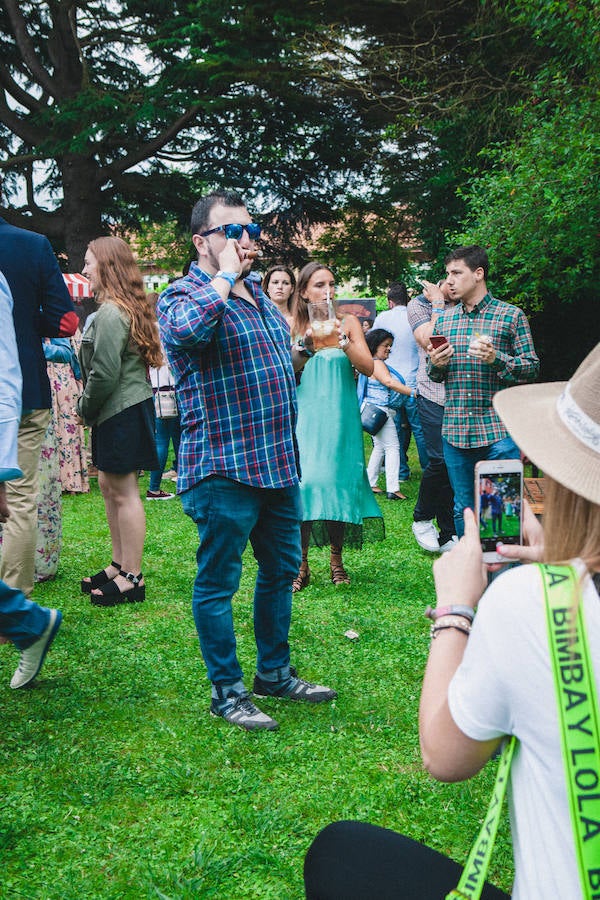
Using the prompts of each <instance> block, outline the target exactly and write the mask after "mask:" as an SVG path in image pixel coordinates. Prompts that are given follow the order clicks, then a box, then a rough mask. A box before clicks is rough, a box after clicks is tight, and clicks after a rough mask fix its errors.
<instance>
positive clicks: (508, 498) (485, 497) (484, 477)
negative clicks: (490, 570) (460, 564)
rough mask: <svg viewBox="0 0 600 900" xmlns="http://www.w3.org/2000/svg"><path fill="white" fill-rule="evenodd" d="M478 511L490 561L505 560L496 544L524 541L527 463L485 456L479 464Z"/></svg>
mask: <svg viewBox="0 0 600 900" xmlns="http://www.w3.org/2000/svg"><path fill="white" fill-rule="evenodd" d="M475 515H476V516H477V521H478V522H479V540H480V541H481V549H482V551H483V561H484V562H486V563H492V562H502V561H503V557H501V556H499V555H498V554H497V553H496V544H498V543H503V544H522V543H523V463H522V462H521V460H520V459H485V460H481V461H480V462H478V463H477V464H476V465H475Z"/></svg>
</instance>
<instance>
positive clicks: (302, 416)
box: [297, 347, 385, 547]
mask: <svg viewBox="0 0 600 900" xmlns="http://www.w3.org/2000/svg"><path fill="white" fill-rule="evenodd" d="M297 436H298V447H299V450H300V466H301V471H302V478H301V482H300V495H301V498H302V507H303V516H302V518H303V521H304V522H310V523H311V540H310V543H311V544H313V545H316V546H318V547H323V546H326V545H328V544H329V533H328V531H327V524H326V523H327V522H328V521H331V522H344V523H345V528H344V546H348V547H361V546H362V543H363V541H364V540H382V539H383V538H384V537H385V529H384V524H383V516H382V515H381V510H380V509H379V506H378V505H377V501H376V500H375V497H374V496H373V492H372V491H371V488H370V486H369V481H368V479H367V471H366V466H365V451H364V444H363V431H362V426H361V422H360V413H359V409H358V400H357V396H356V383H355V381H354V372H353V370H352V365H351V363H350V361H349V359H348V357H347V356H346V354H345V353H344V351H343V350H340V349H338V348H336V347H326V348H325V349H323V350H319V351H318V352H317V353H315V355H314V356H312V357H311V358H310V359H309V360H308V362H307V363H306V365H305V366H304V369H303V370H302V378H301V380H300V384H299V386H298V426H297Z"/></svg>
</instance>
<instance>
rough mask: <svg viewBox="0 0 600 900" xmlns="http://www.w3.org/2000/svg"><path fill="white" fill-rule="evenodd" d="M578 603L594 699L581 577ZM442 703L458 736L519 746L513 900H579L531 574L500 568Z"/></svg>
mask: <svg viewBox="0 0 600 900" xmlns="http://www.w3.org/2000/svg"><path fill="white" fill-rule="evenodd" d="M583 602H584V617H585V623H586V632H587V636H588V642H589V646H590V652H591V656H592V666H593V669H594V675H595V681H596V686H597V690H598V696H600V597H599V596H598V593H597V592H596V589H595V588H594V585H593V582H592V581H591V579H590V578H586V580H585V582H584V598H583ZM448 700H449V706H450V712H451V714H452V718H453V719H454V721H455V722H456V724H457V725H458V727H459V728H460V729H461V731H462V732H464V734H466V735H467V736H468V737H470V738H473V739H474V740H478V741H484V740H490V739H492V738H494V737H498V736H500V735H504V734H514V735H516V736H517V738H518V739H519V744H518V746H517V749H516V752H515V756H514V759H513V764H512V768H511V776H510V785H509V809H510V819H511V829H512V839H513V850H514V857H515V870H516V876H515V883H514V886H513V894H512V896H513V900H549V898H550V897H560V900H581V888H580V882H579V872H578V868H577V862H576V859H575V850H574V843H573V826H572V824H571V818H570V814H569V808H568V800H567V788H566V782H565V772H564V764H563V759H562V752H561V747H560V736H559V725H558V709H557V700H556V689H555V686H554V679H553V674H552V668H551V663H550V655H549V649H548V637H547V631H546V613H545V609H544V598H543V590H542V584H541V577H540V573H539V570H538V569H537V567H536V566H520V567H518V568H515V569H510V570H508V571H507V572H505V573H504V574H503V575H502V576H501V577H499V578H497V579H496V580H495V581H493V582H492V584H491V585H490V587H489V588H488V590H487V591H486V593H485V595H484V597H483V598H482V600H481V603H480V605H479V609H478V612H477V615H476V617H475V623H474V626H473V630H472V632H471V636H470V637H469V641H468V644H467V648H466V651H465V655H464V658H463V661H462V663H461V665H460V667H459V668H458V670H457V672H456V674H455V676H454V678H453V679H452V682H451V684H450V689H449V694H448ZM595 840H598V843H599V844H600V839H598V838H596V839H595ZM599 854H600V847H599ZM599 859H600V855H599Z"/></svg>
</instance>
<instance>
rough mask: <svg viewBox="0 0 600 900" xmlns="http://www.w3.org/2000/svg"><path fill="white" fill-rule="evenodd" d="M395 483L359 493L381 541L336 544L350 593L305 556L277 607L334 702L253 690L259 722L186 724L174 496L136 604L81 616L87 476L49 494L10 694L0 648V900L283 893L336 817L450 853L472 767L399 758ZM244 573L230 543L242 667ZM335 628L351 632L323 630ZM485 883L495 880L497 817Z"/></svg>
mask: <svg viewBox="0 0 600 900" xmlns="http://www.w3.org/2000/svg"><path fill="white" fill-rule="evenodd" d="M411 463H412V466H413V468H415V469H418V465H417V464H416V463H415V461H414V459H412V458H411ZM140 487H141V489H142V491H143V492H145V490H146V487H147V479H143V480H142V482H141V485H140ZM403 490H404V491H405V492H406V493H407V494H408V496H409V498H410V500H409V502H407V503H389V502H388V501H386V500H385V499H383V500H382V501H381V508H382V510H383V512H384V515H385V520H386V527H387V538H386V540H385V542H383V543H380V544H373V545H366V546H365V547H364V549H363V550H362V551H348V552H347V553H346V554H345V562H346V565H347V568H348V570H349V572H350V574H351V576H352V585H351V586H349V587H340V588H334V587H333V585H332V584H331V583H330V581H329V574H328V554H327V552H326V551H320V550H311V553H310V561H311V567H312V570H313V578H312V581H311V584H310V586H309V587H308V588H307V589H306V590H305V591H303V592H302V593H301V594H299V595H296V597H295V599H294V613H293V622H292V630H291V635H290V640H291V646H292V654H293V661H294V662H295V663H296V664H297V665H298V668H299V670H300V673H301V674H302V675H303V676H305V677H307V678H310V679H311V680H315V681H317V680H318V681H321V682H322V683H330V684H332V685H333V686H335V687H336V688H337V690H338V692H339V697H338V699H337V700H336V701H335V703H333V704H327V705H325V706H323V707H317V708H309V705H303V704H286V703H284V702H278V701H275V700H272V701H268V700H267V701H261V705H263V706H264V708H265V710H266V711H267V712H269V713H270V714H271V715H273V716H275V717H276V718H277V719H278V721H279V722H280V730H279V731H278V732H274V733H268V734H248V733H244V732H242V731H240V730H239V729H237V728H233V727H231V726H229V725H227V724H226V723H224V722H222V721H221V720H218V719H214V718H212V717H211V716H209V714H208V705H209V685H208V682H207V681H206V678H205V672H204V667H203V664H202V661H201V658H200V655H199V649H198V640H197V636H196V632H195V628H194V624H193V619H192V614H191V609H190V597H191V588H192V582H193V578H194V575H195V561H194V552H195V546H196V539H197V535H196V533H195V528H194V526H193V524H192V523H191V521H190V520H189V519H188V518H187V517H186V516H185V515H184V514H183V513H182V510H181V506H180V503H179V501H177V500H172V501H169V502H163V503H148V504H147V509H146V514H147V539H146V546H145V553H144V574H145V578H146V583H147V600H146V602H145V603H144V604H139V605H136V606H131V607H127V606H125V607H121V608H115V609H99V608H95V607H93V606H91V604H90V603H89V599H88V598H87V597H86V596H83V595H81V594H80V592H79V580H80V578H81V577H82V576H83V575H85V574H89V573H90V572H93V571H96V570H98V569H99V568H100V567H101V566H102V565H103V564H105V563H106V562H107V560H108V559H109V540H108V530H107V526H106V520H105V515H104V510H103V505H102V500H101V497H100V494H99V491H98V488H97V485H96V483H95V482H93V485H92V491H91V493H90V494H89V495H71V496H65V497H64V498H63V502H64V507H63V534H64V543H63V551H62V556H61V561H60V568H59V573H58V576H57V578H56V580H55V581H53V582H47V583H45V584H40V585H38V586H36V589H35V596H36V599H37V600H38V601H39V602H40V603H43V604H44V605H50V606H59V607H60V608H61V609H62V611H63V613H64V623H63V627H62V629H61V632H60V634H59V636H58V638H57V640H56V642H55V643H54V645H53V648H52V651H51V653H50V654H49V656H48V659H47V660H46V663H45V665H44V668H43V670H42V673H41V675H40V677H39V678H38V680H37V683H36V684H35V685H34V687H32V688H31V689H29V690H23V691H11V690H10V688H9V687H8V681H9V679H10V676H11V674H12V671H13V669H14V667H15V665H16V660H17V655H16V653H15V652H14V648H12V647H11V646H4V647H0V685H1V686H0V709H1V711H2V721H3V733H2V743H1V745H0V792H1V794H2V809H1V811H0V847H1V848H2V891H1V893H2V896H3V897H4V896H6V897H12V896H15V897H16V896H23V897H27V898H28V900H88V898H89V900H139V898H144V897H148V898H152V897H154V898H163V900H165V898H168V900H192V898H197V897H203V898H214V900H259V898H260V900H267V898H268V900H300V898H301V897H302V896H303V888H302V861H303V858H304V854H305V852H306V850H307V848H308V846H309V844H310V842H311V840H312V839H313V837H314V836H315V835H316V833H317V832H318V831H319V830H320V829H321V828H322V827H323V826H324V825H326V824H327V823H328V822H330V821H332V820H334V819H339V818H359V819H362V820H366V821H371V822H376V823H379V824H382V825H384V826H387V827H390V828H395V829H397V830H399V831H402V832H404V833H406V834H409V835H410V836H412V837H413V838H415V839H417V840H422V841H425V842H426V843H428V844H429V845H431V846H433V847H435V848H436V849H438V850H440V851H441V852H444V853H448V854H450V855H451V856H453V857H454V858H456V859H458V860H465V859H466V856H467V853H468V850H469V849H470V845H471V841H472V839H473V838H474V836H475V833H476V831H477V828H478V827H479V823H480V819H481V813H482V810H483V809H484V808H485V804H486V803H487V800H488V798H489V795H490V792H491V787H492V783H493V774H494V766H493V765H491V766H489V767H486V769H485V770H484V771H483V772H482V773H481V774H480V775H478V776H477V777H476V778H475V779H473V780H472V781H471V782H469V783H467V784H464V785H444V784H437V783H434V782H433V781H432V780H431V779H430V778H429V777H428V776H427V775H426V774H425V772H424V771H423V769H422V766H421V763H420V757H419V748H418V737H417V708H418V698H419V692H420V683H421V678H422V673H423V669H424V665H425V660H426V655H427V647H428V636H427V626H426V624H425V619H424V618H423V611H424V609H425V607H426V605H427V604H428V603H429V602H430V601H431V596H432V591H433V579H432V572H431V557H430V556H429V555H427V554H425V553H424V552H422V551H421V550H419V548H418V547H417V546H416V544H415V542H414V540H413V538H412V534H411V521H412V508H413V505H414V502H415V499H416V494H417V490H418V479H417V478H416V477H414V476H413V479H411V481H410V482H408V483H407V484H405V485H403ZM255 574H256V567H255V563H254V560H253V557H252V554H251V553H250V552H248V553H247V555H246V559H245V566H244V572H243V576H242V582H241V585H240V590H239V591H238V593H237V595H236V597H235V601H234V615H235V622H236V633H237V637H238V651H239V654H240V659H241V661H242V665H243V668H244V670H245V672H246V676H247V678H251V677H252V674H253V672H254V664H255V644H254V636H253V627H252V591H253V584H254V578H255ZM349 628H351V629H354V630H355V631H357V632H358V633H359V638H358V640H356V641H353V640H348V639H347V638H346V637H345V636H344V632H345V631H346V630H348V629H349ZM491 878H492V880H493V881H494V882H495V883H497V884H499V885H500V886H502V887H503V888H504V889H505V890H508V889H509V886H510V884H511V880H512V863H511V852H510V840H509V837H508V832H507V827H506V823H505V824H504V825H503V827H502V831H501V835H500V838H499V841H498V844H497V849H496V851H495V853H494V857H493V863H492V872H491Z"/></svg>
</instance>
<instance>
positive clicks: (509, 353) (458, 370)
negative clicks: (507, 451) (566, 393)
mask: <svg viewBox="0 0 600 900" xmlns="http://www.w3.org/2000/svg"><path fill="white" fill-rule="evenodd" d="M475 332H477V333H479V334H480V335H484V334H485V335H488V337H489V338H490V339H491V341H492V344H493V345H494V348H495V350H496V359H495V360H494V362H493V363H492V364H491V365H488V364H487V363H483V362H481V360H479V359H473V358H472V357H470V356H468V355H467V349H468V347H469V342H470V341H471V338H472V337H473V335H474V334H475ZM435 333H436V334H443V335H444V337H445V338H446V339H447V340H448V343H450V344H452V346H453V347H454V356H453V357H452V359H451V360H450V364H449V365H448V366H447V368H444V369H441V368H436V367H435V366H432V365H431V363H430V365H429V370H428V371H429V377H430V378H431V380H432V381H438V382H442V381H445V383H446V407H445V412H444V424H443V426H442V434H443V436H444V437H445V438H446V440H447V441H448V442H449V443H450V444H453V445H454V446H455V447H465V448H466V447H485V446H487V445H489V444H493V443H494V442H495V441H500V440H502V439H503V438H505V437H506V436H507V433H508V432H507V431H506V428H505V427H504V425H503V424H502V422H501V420H500V417H499V416H498V415H497V414H496V412H495V411H494V407H493V406H492V397H493V396H494V394H495V393H496V392H497V391H501V390H502V388H505V387H509V386H510V385H513V384H520V383H522V382H526V381H535V379H536V378H537V376H538V373H539V368H540V363H539V360H538V358H537V355H536V352H535V349H534V346H533V339H532V337H531V331H530V329H529V322H528V321H527V317H526V316H525V313H524V312H523V310H522V309H519V308H518V306H513V305H512V304H511V303H504V302H503V301H502V300H496V299H494V297H492V296H491V294H486V295H485V297H484V298H483V300H482V301H481V303H478V304H477V306H476V307H475V308H474V309H472V310H471V311H470V312H467V310H466V309H465V307H464V306H463V304H462V303H458V304H457V305H456V306H455V307H454V309H449V310H447V311H446V312H444V314H443V315H442V316H440V318H439V319H438V320H437V322H436V327H435Z"/></svg>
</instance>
